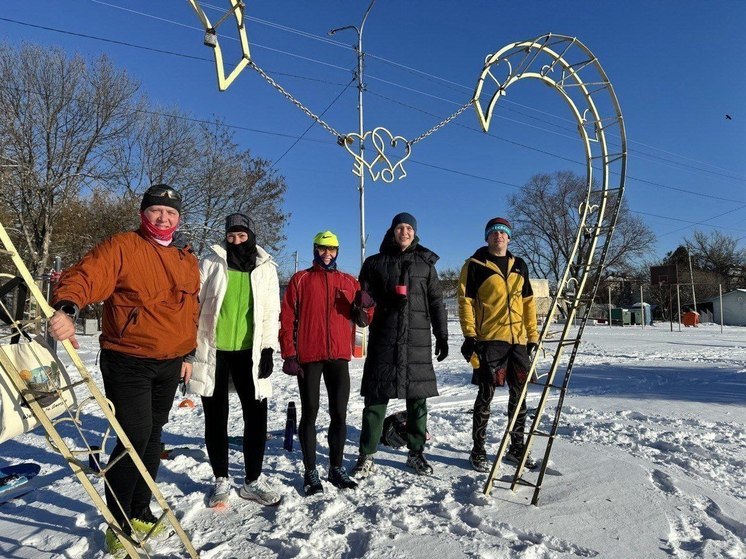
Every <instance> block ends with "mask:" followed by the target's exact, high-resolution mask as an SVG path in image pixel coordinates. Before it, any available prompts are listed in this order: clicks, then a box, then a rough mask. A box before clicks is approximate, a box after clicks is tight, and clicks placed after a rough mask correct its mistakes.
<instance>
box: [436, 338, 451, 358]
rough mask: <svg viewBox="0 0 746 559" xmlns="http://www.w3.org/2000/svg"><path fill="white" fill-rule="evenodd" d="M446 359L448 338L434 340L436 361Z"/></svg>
mask: <svg viewBox="0 0 746 559" xmlns="http://www.w3.org/2000/svg"><path fill="white" fill-rule="evenodd" d="M446 357H448V338H436V339H435V358H436V359H437V360H438V361H443V359H445V358H446Z"/></svg>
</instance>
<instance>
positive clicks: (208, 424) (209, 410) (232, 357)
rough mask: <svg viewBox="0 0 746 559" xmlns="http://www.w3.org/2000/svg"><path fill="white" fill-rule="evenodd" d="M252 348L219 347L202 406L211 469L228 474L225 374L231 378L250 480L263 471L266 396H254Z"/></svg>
mask: <svg viewBox="0 0 746 559" xmlns="http://www.w3.org/2000/svg"><path fill="white" fill-rule="evenodd" d="M251 368H252V360H251V349H245V350H242V351H218V352H217V355H216V365H215V391H214V392H213V393H212V396H210V397H209V398H206V397H204V396H203V397H202V406H203V408H204V410H205V444H206V445H207V456H208V457H209V458H210V465H211V466H212V473H213V474H214V475H215V477H216V478H218V477H228V376H229V375H230V378H231V380H232V381H233V386H234V387H235V388H236V393H238V398H239V400H241V411H242V413H243V459H244V466H245V468H246V472H245V474H246V475H245V481H246V482H247V483H251V482H252V481H254V480H256V479H257V478H258V477H259V475H260V474H261V473H262V462H263V461H264V449H265V447H266V446H267V399H266V398H265V399H263V400H261V401H260V400H257V399H256V391H255V390H254V378H253V376H252V374H251Z"/></svg>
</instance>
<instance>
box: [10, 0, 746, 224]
mask: <svg viewBox="0 0 746 559" xmlns="http://www.w3.org/2000/svg"><path fill="white" fill-rule="evenodd" d="M91 1H93V2H96V3H99V4H103V5H107V6H112V7H117V8H120V9H123V10H126V11H130V12H133V13H136V14H142V13H141V12H136V11H134V10H129V9H126V8H122V7H119V6H113V5H111V4H107V3H105V2H101V1H100V0H91ZM142 15H146V16H147V17H155V16H150V15H149V14H142ZM156 19H160V20H163V21H168V22H170V20H166V19H164V18H156ZM0 20H1V21H8V22H11V23H16V24H19V25H25V26H29V27H34V28H39V29H42V30H46V31H52V32H57V33H62V34H67V35H73V36H77V37H83V38H88V39H93V40H100V41H103V42H108V43H113V44H118V45H122V46H127V47H131V48H138V49H142V50H148V51H153V52H157V53H159V54H168V55H173V56H180V57H184V58H190V59H195V60H200V61H207V62H212V60H210V59H207V58H200V57H195V56H191V55H184V54H181V53H175V52H172V51H166V50H162V49H154V48H151V47H144V46H142V45H136V44H133V43H128V42H124V41H117V40H112V39H108V38H105V37H97V36H92V35H87V34H82V33H75V32H70V31H65V30H60V29H55V28H51V27H45V26H39V25H35V24H29V23H26V22H20V21H17V20H12V19H8V18H2V17H0ZM172 23H176V22H172ZM179 25H182V26H184V25H183V24H179ZM185 27H187V26H185ZM278 52H283V51H278ZM301 58H304V59H307V60H311V61H314V62H320V61H316V60H315V59H310V58H307V57H301ZM321 63H323V62H321ZM324 64H326V63H324ZM339 68H341V67H339ZM341 69H343V70H345V71H349V69H347V68H341ZM285 75H287V76H291V77H297V78H301V79H313V78H308V77H305V76H297V75H293V74H285ZM317 81H322V82H323V80H317ZM379 81H382V82H384V83H390V84H393V85H398V84H395V82H390V81H388V80H379ZM324 83H332V82H324ZM338 85H341V84H338ZM0 87H3V86H0ZM347 87H349V84H348V85H347V86H346V87H345V89H346V88H347ZM402 87H405V86H402ZM408 89H410V90H412V91H415V92H417V90H414V89H412V88H408ZM420 93H424V92H420ZM376 95H377V96H379V97H382V98H384V99H387V100H389V101H392V102H395V103H398V104H400V105H403V106H406V107H408V108H411V109H414V110H418V111H420V112H422V113H424V114H428V115H430V116H433V117H435V118H438V117H437V115H434V114H433V113H430V112H428V111H425V110H423V109H419V108H418V107H413V106H411V105H407V104H405V103H402V102H400V101H397V100H394V99H390V98H387V97H385V96H382V95H380V94H376ZM433 97H436V96H433ZM436 98H437V97H436ZM439 99H441V100H444V101H447V102H449V103H453V102H452V101H450V100H447V99H444V98H439ZM527 108H530V107H527ZM327 110H328V108H327ZM135 111H136V112H142V113H144V114H150V115H158V116H166V117H171V118H178V119H182V120H186V121H191V122H196V123H201V124H214V121H208V120H205V119H199V118H193V117H186V116H183V115H174V114H169V113H162V112H158V111H148V110H142V109H138V110H135ZM503 118H504V117H503ZM517 122H520V121H517ZM455 124H456V125H457V126H461V127H463V128H465V129H467V130H470V131H472V132H479V133H480V134H483V132H482V131H481V130H477V129H476V128H473V127H469V126H466V125H463V124H460V123H455ZM521 124H525V123H521ZM223 125H224V126H226V127H227V128H230V129H235V130H241V131H246V132H253V133H259V134H268V135H273V136H278V137H286V138H293V139H294V140H296V141H295V142H294V144H293V145H292V146H291V148H290V149H292V147H294V146H295V145H296V144H297V143H298V142H299V141H301V140H302V141H313V142H317V143H331V142H329V141H324V140H314V139H311V140H309V139H306V138H304V136H305V134H306V133H307V132H308V131H309V130H310V128H312V126H310V127H309V128H308V129H307V130H306V131H305V132H304V133H303V134H301V136H300V137H298V136H295V135H292V134H284V133H279V132H274V131H269V130H261V129H256V128H250V127H246V126H239V125H231V124H223ZM487 135H488V136H490V137H492V138H494V139H496V140H499V141H503V142H506V143H509V144H512V145H515V146H518V147H521V148H524V149H528V150H532V151H536V152H538V153H542V154H545V155H548V156H551V157H555V158H558V159H560V160H564V161H567V162H570V163H574V164H577V165H584V163H583V162H581V161H577V160H573V159H570V158H567V157H563V156H560V155H558V154H555V153H552V152H549V151H545V150H541V149H538V148H535V147H533V146H530V145H526V144H522V143H520V142H516V141H513V140H509V139H507V138H502V137H499V136H497V135H495V134H491V133H488V134H487ZM286 153H287V152H286ZM284 155H285V154H283V155H282V156H281V158H282V157H284ZM417 163H418V164H421V165H426V166H431V167H433V168H437V169H440V170H444V171H449V172H454V173H457V174H460V175H462V176H469V177H472V178H476V179H479V180H489V181H491V182H495V183H498V184H505V185H507V186H511V187H513V188H520V186H518V185H512V184H509V183H502V182H501V181H496V180H494V179H487V178H485V177H479V176H477V175H472V174H469V173H464V172H461V171H456V170H453V169H448V168H446V167H440V166H435V165H428V164H425V163H422V162H417ZM627 178H628V179H630V180H636V181H639V182H642V183H646V184H649V185H651V186H656V187H659V188H664V189H670V190H673V191H677V192H682V193H686V194H690V195H694V196H700V197H704V198H709V199H713V200H721V201H727V202H733V203H738V204H742V203H743V201H742V200H733V199H729V198H724V197H719V196H713V195H710V194H705V193H701V192H696V191H690V190H686V189H683V188H677V187H673V186H669V185H664V184H661V183H657V182H654V181H648V180H646V179H640V178H636V177H632V176H629V175H627ZM734 211H735V210H734ZM670 219H675V220H678V221H682V222H686V220H680V219H677V218H670ZM713 219H715V218H713ZM687 223H691V222H687Z"/></svg>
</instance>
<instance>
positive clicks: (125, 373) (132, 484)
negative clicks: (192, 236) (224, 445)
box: [49, 184, 199, 553]
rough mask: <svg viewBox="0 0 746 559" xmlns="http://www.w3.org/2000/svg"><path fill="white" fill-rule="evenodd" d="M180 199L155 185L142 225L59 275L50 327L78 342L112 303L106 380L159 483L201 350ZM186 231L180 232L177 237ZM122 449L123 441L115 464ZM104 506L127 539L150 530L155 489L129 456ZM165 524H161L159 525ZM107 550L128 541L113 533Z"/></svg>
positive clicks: (104, 341) (193, 270)
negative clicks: (163, 455)
mask: <svg viewBox="0 0 746 559" xmlns="http://www.w3.org/2000/svg"><path fill="white" fill-rule="evenodd" d="M180 214H181V195H180V194H179V193H178V192H177V191H176V190H174V189H173V188H171V187H170V186H168V185H165V184H157V185H154V186H151V187H150V188H149V189H148V190H147V191H146V192H145V194H144V196H143V199H142V203H141V204H140V223H141V225H140V228H139V229H138V230H137V231H129V232H126V233H119V234H117V235H114V236H113V237H111V238H109V239H107V240H105V241H103V242H101V243H99V244H98V245H96V246H95V247H94V248H93V249H92V250H91V251H90V252H89V253H88V254H86V255H85V256H84V257H83V259H82V260H81V261H80V262H78V263H77V264H75V265H74V266H73V267H72V268H70V269H68V270H66V271H65V272H64V273H63V274H62V276H61V277H60V280H59V283H58V285H57V289H56V291H55V300H54V302H53V306H54V308H55V309H57V312H55V314H54V316H52V318H51V319H50V321H49V331H50V333H51V334H52V336H53V337H54V338H55V339H56V340H67V339H69V340H70V341H71V343H72V344H73V346H74V347H79V346H78V342H77V341H76V339H75V324H74V320H75V317H77V314H78V311H79V309H82V308H84V307H85V306H87V305H89V304H91V303H94V302H97V301H103V302H104V318H103V328H102V332H101V337H100V338H99V343H100V345H101V376H102V377H103V381H104V390H105V392H106V397H107V398H108V399H109V400H111V402H112V403H113V404H114V409H115V413H116V418H117V421H118V422H119V424H120V425H121V426H122V429H124V432H125V433H126V434H127V438H129V440H130V442H131V443H132V446H133V447H134V449H135V450H136V451H137V454H138V456H139V457H140V458H141V459H142V461H143V464H144V465H145V467H146V468H147V470H148V472H149V473H150V476H151V477H152V478H153V479H155V477H156V475H157V473H158V466H159V464H160V440H161V431H162V429H163V426H164V425H165V424H166V422H167V421H168V413H169V411H170V409H171V406H172V404H173V400H174V395H175V394H176V388H177V387H178V385H179V380H180V379H184V381H185V382H188V381H189V377H190V376H191V373H192V365H191V364H190V363H189V362H188V361H189V359H186V357H187V356H188V355H190V354H192V353H193V352H194V349H195V347H196V345H197V315H198V312H199V305H198V302H197V296H198V293H199V268H198V264H197V258H196V257H195V256H194V254H192V251H191V248H190V247H189V246H188V245H186V244H185V243H184V242H183V241H182V240H180V239H179V238H178V236H175V235H174V233H175V232H176V229H177V228H178V226H179V218H180ZM177 235H178V234H177ZM123 450H124V446H123V445H122V442H121V441H120V440H117V444H116V446H115V447H114V450H113V451H112V453H111V456H110V458H109V462H110V463H113V461H114V460H115V459H116V458H117V456H119V455H120V454H121V453H122V452H123ZM106 480H107V482H108V484H107V486H106V501H107V505H108V507H109V509H110V510H111V513H112V515H113V516H114V518H115V519H116V520H117V522H118V523H119V525H120V526H121V527H122V529H123V531H124V533H125V534H129V533H130V532H131V530H132V529H134V530H136V531H137V532H139V533H141V534H142V533H143V532H144V533H147V532H149V531H150V529H151V528H153V526H154V525H155V522H156V518H155V516H154V515H153V513H152V512H151V510H150V499H151V497H152V494H151V491H150V489H149V488H148V486H147V484H146V483H145V480H143V479H142V476H140V475H139V474H138V473H137V469H136V467H135V465H134V463H133V462H132V460H131V459H130V458H129V457H125V458H123V459H122V460H119V461H118V462H116V463H115V465H113V466H112V467H111V469H109V470H108V471H107V472H106ZM161 527H163V528H165V526H163V525H159V526H158V528H156V530H158V529H159V528H161ZM106 547H107V549H108V550H109V552H111V553H116V552H117V551H118V550H119V549H121V548H122V544H121V542H120V541H119V539H118V538H117V536H116V534H115V533H114V532H113V531H112V529H111V528H109V529H108V530H107V531H106Z"/></svg>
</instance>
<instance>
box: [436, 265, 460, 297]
mask: <svg viewBox="0 0 746 559" xmlns="http://www.w3.org/2000/svg"><path fill="white" fill-rule="evenodd" d="M460 276H461V270H460V269H458V268H446V269H445V270H441V271H440V272H438V277H439V278H440V286H441V288H442V289H443V297H444V298H445V299H452V298H453V297H455V296H456V295H457V293H458V282H459V277H460Z"/></svg>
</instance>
